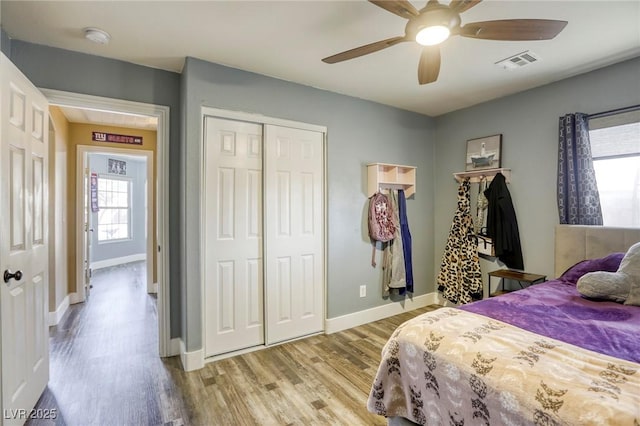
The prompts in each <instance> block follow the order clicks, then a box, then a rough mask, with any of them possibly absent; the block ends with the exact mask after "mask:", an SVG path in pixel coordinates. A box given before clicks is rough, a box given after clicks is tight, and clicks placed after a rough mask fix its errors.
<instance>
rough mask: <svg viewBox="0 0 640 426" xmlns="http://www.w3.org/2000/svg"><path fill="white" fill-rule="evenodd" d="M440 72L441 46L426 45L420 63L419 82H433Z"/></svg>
mask: <svg viewBox="0 0 640 426" xmlns="http://www.w3.org/2000/svg"><path fill="white" fill-rule="evenodd" d="M438 74H440V46H425V47H424V48H423V49H422V54H421V55H420V63H419V64H418V82H419V83H420V84H429V83H433V82H434V81H436V80H437V79H438Z"/></svg>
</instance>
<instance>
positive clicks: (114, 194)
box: [98, 177, 131, 241]
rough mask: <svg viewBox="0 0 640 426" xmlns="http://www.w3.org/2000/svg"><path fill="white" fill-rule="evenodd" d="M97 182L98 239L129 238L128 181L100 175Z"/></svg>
mask: <svg viewBox="0 0 640 426" xmlns="http://www.w3.org/2000/svg"><path fill="white" fill-rule="evenodd" d="M98 182H99V184H98V203H99V206H100V210H99V212H98V240H99V241H105V240H117V239H126V238H130V234H129V232H130V231H129V216H130V212H129V199H130V198H131V196H130V193H129V188H130V187H131V184H130V182H129V181H128V180H126V179H114V178H107V177H101V178H100V179H98Z"/></svg>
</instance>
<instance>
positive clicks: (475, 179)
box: [453, 168, 511, 183]
mask: <svg viewBox="0 0 640 426" xmlns="http://www.w3.org/2000/svg"><path fill="white" fill-rule="evenodd" d="M498 173H502V174H503V175H504V178H505V180H506V181H507V183H509V182H511V169H505V168H500V169H484V170H475V171H468V172H456V173H454V174H453V177H454V178H455V179H456V180H457V181H458V182H462V181H463V180H464V179H465V178H469V181H470V182H471V183H480V181H481V180H482V179H483V178H484V179H486V180H487V182H491V181H492V180H493V178H494V177H495V175H496V174H498Z"/></svg>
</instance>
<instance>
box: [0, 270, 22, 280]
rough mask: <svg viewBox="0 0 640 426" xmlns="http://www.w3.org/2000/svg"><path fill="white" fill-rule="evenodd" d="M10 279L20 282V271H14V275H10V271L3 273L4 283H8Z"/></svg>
mask: <svg viewBox="0 0 640 426" xmlns="http://www.w3.org/2000/svg"><path fill="white" fill-rule="evenodd" d="M12 278H15V280H16V281H20V280H21V279H22V271H16V272H15V273H13V274H12V273H11V271H10V270H8V269H7V270H6V271H4V282H5V283H8V282H9V281H11V279H12Z"/></svg>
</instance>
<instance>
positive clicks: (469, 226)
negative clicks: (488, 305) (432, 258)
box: [437, 179, 482, 303]
mask: <svg viewBox="0 0 640 426" xmlns="http://www.w3.org/2000/svg"><path fill="white" fill-rule="evenodd" d="M470 186H471V184H470V182H469V179H465V180H464V181H463V182H462V183H460V186H459V187H458V208H457V210H456V213H455V215H454V216H453V223H452V225H451V231H450V232H449V238H448V239H447V245H446V247H445V249H444V254H443V255H442V263H441V265H440V272H439V273H438V279H437V284H438V291H440V292H442V293H443V295H444V297H445V298H446V299H447V300H449V301H451V302H453V303H469V302H472V301H473V300H476V299H482V275H481V272H480V259H479V258H478V240H477V239H476V236H475V234H474V229H473V218H472V216H471V208H470V205H471V201H470V196H469V187H470Z"/></svg>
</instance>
